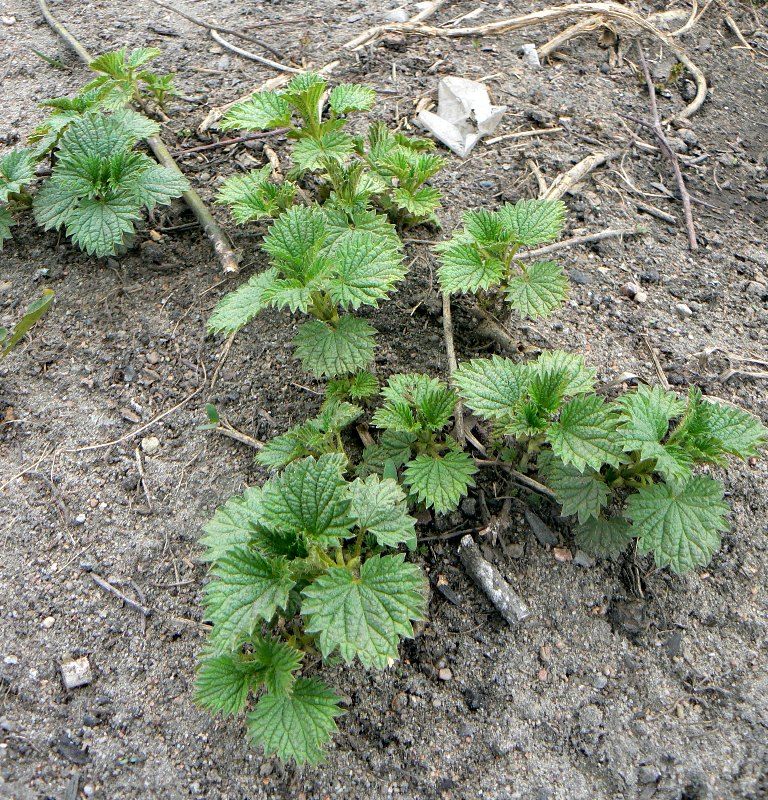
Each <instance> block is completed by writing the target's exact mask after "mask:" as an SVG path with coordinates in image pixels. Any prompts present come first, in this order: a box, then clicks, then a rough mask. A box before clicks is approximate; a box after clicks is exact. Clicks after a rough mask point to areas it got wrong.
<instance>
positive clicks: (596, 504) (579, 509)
mask: <svg viewBox="0 0 768 800" xmlns="http://www.w3.org/2000/svg"><path fill="white" fill-rule="evenodd" d="M538 469H539V475H540V476H541V477H542V479H543V480H544V481H546V483H547V485H548V486H549V488H550V489H552V491H553V492H554V493H555V496H556V497H557V502H558V503H560V505H561V506H562V514H563V516H566V517H568V516H571V515H572V514H576V515H578V519H579V522H580V523H582V524H583V523H585V522H586V521H587V520H588V519H590V517H597V516H599V514H600V512H601V510H602V509H603V508H605V507H606V506H607V505H608V502H609V500H610V498H611V490H610V488H609V487H608V485H607V484H606V483H605V481H604V480H602V479H601V477H600V474H599V473H598V472H596V471H595V470H592V469H587V470H586V471H585V472H583V473H582V472H581V471H580V470H578V469H576V467H574V466H573V465H571V464H564V463H563V462H562V461H561V460H560V459H559V458H557V457H556V456H555V455H554V454H553V453H551V452H549V451H545V452H543V453H541V454H540V455H539V458H538Z"/></svg>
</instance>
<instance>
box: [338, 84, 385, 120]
mask: <svg viewBox="0 0 768 800" xmlns="http://www.w3.org/2000/svg"><path fill="white" fill-rule="evenodd" d="M375 102H376V92H375V91H374V90H373V89H371V88H369V87H368V86H363V85H362V84H359V83H342V84H340V85H339V86H336V87H335V88H334V89H332V90H331V94H330V96H329V98H328V104H329V105H330V107H331V109H332V110H333V112H334V113H335V114H340V115H344V114H349V112H350V111H368V110H369V109H370V108H371V107H372V106H373V104H374V103H375Z"/></svg>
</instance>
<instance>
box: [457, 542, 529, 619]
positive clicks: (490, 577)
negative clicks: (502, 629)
mask: <svg viewBox="0 0 768 800" xmlns="http://www.w3.org/2000/svg"><path fill="white" fill-rule="evenodd" d="M458 553H459V558H460V559H461V563H462V564H463V565H464V569H465V570H466V571H467V574H468V575H469V577H470V578H472V580H473V581H474V582H475V583H476V584H477V585H478V586H479V587H480V589H482V590H483V592H484V594H485V596H486V597H487V598H488V599H489V600H490V601H491V603H492V604H493V607H494V608H495V609H496V610H497V611H498V612H499V614H501V616H502V617H504V619H505V620H506V621H507V623H508V624H509V625H510V626H511V627H513V628H514V627H516V626H517V625H519V624H520V623H521V622H522V621H523V620H525V619H527V618H528V617H530V616H531V612H530V610H529V609H528V606H527V605H526V604H525V603H524V602H523V600H522V598H521V597H520V596H519V595H517V594H516V593H515V592H514V591H513V590H512V588H511V587H510V585H509V584H508V583H507V582H506V581H505V580H504V578H503V577H502V576H501V573H500V572H499V571H498V570H497V569H496V567H494V566H493V564H491V563H490V562H489V561H486V560H485V559H484V558H483V556H482V554H481V553H480V548H479V547H478V546H477V544H476V543H475V541H474V539H473V538H472V537H471V536H470V535H469V534H467V535H466V536H464V537H463V538H462V540H461V542H460V544H459V549H458Z"/></svg>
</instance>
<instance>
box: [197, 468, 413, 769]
mask: <svg viewBox="0 0 768 800" xmlns="http://www.w3.org/2000/svg"><path fill="white" fill-rule="evenodd" d="M347 468H348V464H347V461H346V459H345V458H344V456H342V455H341V454H339V453H331V454H326V455H322V456H320V457H319V458H317V459H316V458H314V457H312V456H310V457H307V458H303V459H301V460H298V461H294V462H292V463H291V464H289V465H288V466H287V467H286V468H285V470H284V471H283V472H282V473H281V474H280V475H277V476H275V477H273V478H272V479H270V480H269V481H267V482H266V483H265V484H264V486H263V487H262V488H256V487H252V488H249V489H247V490H246V492H245V493H244V494H243V495H242V496H238V497H234V498H232V499H231V500H230V501H229V502H228V503H226V504H225V505H224V506H222V507H221V508H220V509H219V510H218V511H217V512H216V515H215V516H214V518H213V520H212V521H211V522H210V523H209V524H208V526H207V527H206V534H205V537H204V539H203V542H204V544H205V545H206V546H207V548H208V549H207V554H206V558H207V560H208V561H210V562H211V565H212V566H211V573H212V576H213V579H212V580H211V582H210V583H209V584H208V585H207V586H206V590H205V607H206V618H207V619H208V620H210V621H211V622H212V623H213V630H212V631H211V634H210V637H209V640H208V644H207V648H206V651H205V653H204V655H203V659H202V663H201V666H200V671H199V674H198V678H197V699H198V701H199V702H200V703H201V704H202V705H203V706H205V707H206V708H208V709H210V710H211V711H212V712H214V713H221V714H224V715H231V714H237V713H238V712H240V711H242V710H243V709H244V708H245V706H246V705H247V704H248V700H249V696H250V695H251V694H253V695H255V696H257V699H256V702H255V704H254V706H253V709H252V710H251V711H250V713H248V715H247V718H246V722H247V727H248V733H249V736H250V738H251V739H252V741H253V742H254V743H256V744H260V745H262V746H263V747H264V750H265V752H267V753H276V754H277V755H278V756H279V757H280V758H281V759H283V760H289V759H291V758H292V759H294V760H295V761H296V762H297V763H299V764H301V763H304V762H307V761H308V762H315V761H318V760H320V758H321V757H322V754H323V748H324V746H325V745H326V744H327V743H328V741H329V740H330V738H331V736H332V734H333V732H334V731H335V730H336V724H335V719H336V718H337V717H338V716H340V715H341V714H342V713H343V712H342V709H341V704H340V700H339V698H338V697H337V696H336V695H335V694H334V692H333V691H332V690H331V689H330V688H329V687H328V686H326V685H325V684H324V683H322V682H321V681H320V680H318V679H317V678H313V677H303V676H302V675H301V670H302V666H303V664H304V662H305V661H309V662H313V661H315V660H317V659H319V658H323V659H326V660H327V659H330V658H331V657H333V660H334V661H336V662H339V661H341V662H344V663H346V664H351V663H352V662H353V661H354V660H355V659H358V660H359V661H360V663H362V664H363V665H364V666H365V667H368V668H374V669H384V668H386V667H388V666H390V665H391V664H392V663H394V661H395V660H396V659H397V657H398V645H399V642H400V640H401V638H403V637H410V636H412V635H413V622H415V621H417V620H421V619H423V618H424V616H425V613H426V602H427V581H426V579H425V577H424V575H423V573H422V571H421V569H420V568H419V567H418V566H416V565H415V564H411V563H408V562H406V561H405V560H404V556H403V555H402V554H397V553H392V552H390V551H391V550H392V549H393V548H397V547H398V546H400V545H402V544H407V545H410V546H413V545H414V543H415V532H414V526H415V520H414V519H413V518H412V517H411V516H409V514H408V509H407V506H406V502H405V495H404V493H403V491H402V490H401V489H400V487H399V486H398V484H397V483H396V482H395V481H394V480H391V479H386V478H385V479H381V478H379V477H378V476H376V475H370V476H368V477H366V478H356V479H355V480H352V481H350V480H348V479H347V478H346V476H345V472H346V470H347Z"/></svg>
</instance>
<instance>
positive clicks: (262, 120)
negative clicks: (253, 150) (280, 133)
mask: <svg viewBox="0 0 768 800" xmlns="http://www.w3.org/2000/svg"><path fill="white" fill-rule="evenodd" d="M290 124H291V107H290V106H289V105H288V103H287V102H286V100H285V99H284V98H283V97H281V96H280V95H279V94H276V93H275V92H259V93H258V94H254V95H253V96H252V97H250V98H249V99H248V100H243V101H242V102H240V103H236V104H235V105H234V106H232V108H231V109H230V110H229V111H228V112H227V113H226V114H225V115H224V118H223V119H222V120H221V121H220V122H219V127H220V128H221V129H222V130H225V131H229V130H233V129H236V130H246V131H248V130H250V131H266V130H270V129H272V128H285V127H288V126H289V125H290Z"/></svg>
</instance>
